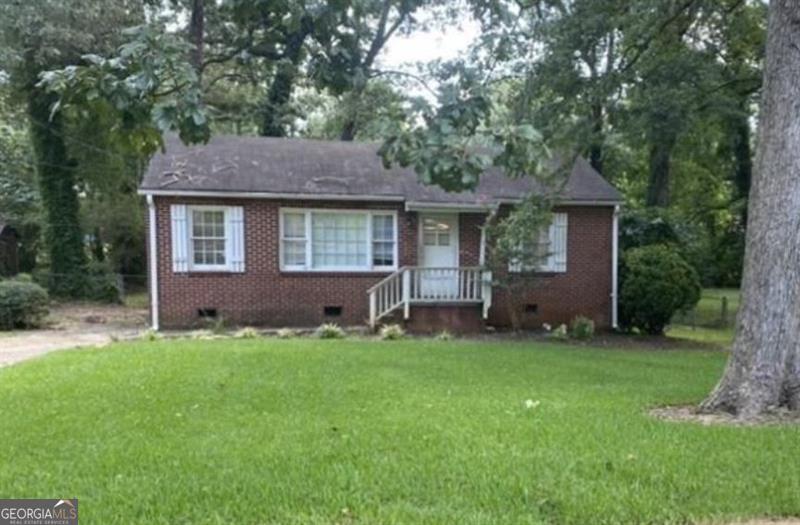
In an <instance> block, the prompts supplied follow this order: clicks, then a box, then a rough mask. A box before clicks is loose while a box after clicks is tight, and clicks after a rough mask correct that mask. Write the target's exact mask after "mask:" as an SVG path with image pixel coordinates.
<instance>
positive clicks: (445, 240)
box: [439, 233, 450, 246]
mask: <svg viewBox="0 0 800 525" xmlns="http://www.w3.org/2000/svg"><path fill="white" fill-rule="evenodd" d="M439 246H450V234H449V233H440V234H439Z"/></svg>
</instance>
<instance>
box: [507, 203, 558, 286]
mask: <svg viewBox="0 0 800 525" xmlns="http://www.w3.org/2000/svg"><path fill="white" fill-rule="evenodd" d="M558 214H562V215H564V217H565V219H566V220H567V233H566V235H567V236H568V235H569V222H568V221H569V215H568V214H567V213H566V212H556V213H553V219H552V221H550V224H548V225H547V226H545V227H543V228H542V229H541V230H540V231H539V233H538V235H539V236H544V235H545V232H546V235H547V239H548V242H547V250H548V251H547V256H545V257H544V261H542V262H540V263H539V264H538V265H536V266H535V267H534V266H531V265H522V264H520V263H519V262H516V263H515V262H513V261H512V262H509V264H508V271H509V272H511V273H530V272H534V273H566V272H567V268H566V266H565V267H564V268H563V269H559V268H558V265H557V263H556V260H555V255H556V254H555V252H553V245H554V244H555V235H556V217H555V216H556V215H558ZM568 251H569V237H566V238H565V239H564V256H565V258H566V256H567V255H568Z"/></svg>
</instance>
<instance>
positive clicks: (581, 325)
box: [569, 315, 594, 339]
mask: <svg viewBox="0 0 800 525" xmlns="http://www.w3.org/2000/svg"><path fill="white" fill-rule="evenodd" d="M569 333H570V335H571V336H572V337H574V338H575V339H591V338H592V337H594V321H592V320H591V319H589V318H588V317H584V316H582V315H579V316H577V317H575V318H574V319H573V320H572V322H571V323H570V325H569Z"/></svg>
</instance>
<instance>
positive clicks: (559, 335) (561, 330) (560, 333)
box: [547, 324, 569, 341]
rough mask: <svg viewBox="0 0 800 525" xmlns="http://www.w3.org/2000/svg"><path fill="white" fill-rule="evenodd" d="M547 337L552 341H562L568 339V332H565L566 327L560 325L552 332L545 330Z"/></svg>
mask: <svg viewBox="0 0 800 525" xmlns="http://www.w3.org/2000/svg"><path fill="white" fill-rule="evenodd" d="M547 337H550V338H552V339H559V340H561V341H563V340H564V339H567V338H568V337H569V331H568V330H567V325H565V324H560V325H558V326H557V327H556V328H555V329H553V330H547Z"/></svg>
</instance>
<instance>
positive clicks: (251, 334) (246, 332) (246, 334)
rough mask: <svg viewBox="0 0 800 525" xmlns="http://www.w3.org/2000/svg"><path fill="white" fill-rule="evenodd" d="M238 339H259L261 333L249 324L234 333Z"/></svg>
mask: <svg viewBox="0 0 800 525" xmlns="http://www.w3.org/2000/svg"><path fill="white" fill-rule="evenodd" d="M234 337H236V338H237V339H258V338H259V337H261V333H260V332H259V331H258V330H256V329H255V328H253V327H250V326H247V327H245V328H242V329H241V330H239V331H238V332H236V333H235V334H234Z"/></svg>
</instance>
